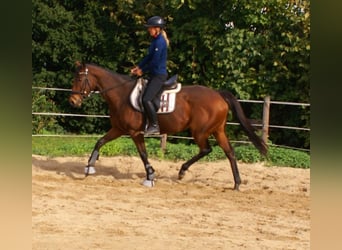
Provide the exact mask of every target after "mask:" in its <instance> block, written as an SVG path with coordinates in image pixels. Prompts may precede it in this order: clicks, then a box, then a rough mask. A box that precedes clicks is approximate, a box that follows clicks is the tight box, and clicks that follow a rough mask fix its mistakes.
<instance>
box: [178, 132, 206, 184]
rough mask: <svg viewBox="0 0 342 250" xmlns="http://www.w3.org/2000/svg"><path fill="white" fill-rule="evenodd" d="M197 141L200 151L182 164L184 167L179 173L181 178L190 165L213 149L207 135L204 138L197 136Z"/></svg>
mask: <svg viewBox="0 0 342 250" xmlns="http://www.w3.org/2000/svg"><path fill="white" fill-rule="evenodd" d="M195 141H196V143H197V145H198V146H199V148H200V152H199V153H198V154H197V155H195V156H194V157H192V158H191V159H190V160H188V161H187V162H185V163H184V164H183V165H182V167H181V169H180V170H179V173H178V178H179V179H180V180H181V179H182V178H183V177H184V175H185V172H186V171H187V170H188V169H189V167H190V166H191V165H192V164H194V163H195V162H196V161H198V160H199V159H201V158H203V157H204V156H206V155H207V154H209V153H210V152H211V151H212V149H211V147H210V145H209V141H208V137H206V138H205V139H203V140H198V139H196V137H195Z"/></svg>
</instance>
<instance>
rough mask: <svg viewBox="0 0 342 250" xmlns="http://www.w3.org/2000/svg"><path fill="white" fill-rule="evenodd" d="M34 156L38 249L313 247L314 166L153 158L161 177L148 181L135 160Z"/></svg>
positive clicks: (34, 242) (35, 245) (34, 237)
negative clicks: (91, 163) (91, 171)
mask: <svg viewBox="0 0 342 250" xmlns="http://www.w3.org/2000/svg"><path fill="white" fill-rule="evenodd" d="M87 160H88V158H87V157H59V158H46V157H42V156H37V155H33V156H32V232H33V235H32V249H39V250H40V249H44V250H46V249H63V250H67V249H75V250H79V249H152V250H153V249H158V250H159V249H187V250H189V249H197V250H200V249H296V250H298V249H310V170H307V169H306V170H304V169H294V168H284V167H282V168H278V167H265V166H262V165H261V164H243V163H240V164H239V170H240V174H241V178H242V181H243V185H241V186H240V189H241V191H240V192H236V191H233V190H232V187H233V185H234V183H233V177H232V173H231V169H230V165H229V163H228V161H219V162H211V163H205V162H199V163H196V164H194V165H193V166H192V167H191V168H190V169H189V171H188V173H187V175H186V176H185V178H184V179H183V180H182V181H178V180H177V175H178V170H179V168H180V165H181V162H169V161H159V160H151V163H152V165H153V167H154V168H155V169H156V173H157V177H158V180H157V182H156V185H155V187H153V188H147V187H144V186H142V185H141V182H142V181H143V178H144V176H145V172H144V169H143V165H142V163H141V161H140V159H139V158H136V157H110V158H105V157H100V160H99V161H98V162H97V165H96V170H97V173H96V175H94V176H89V177H87V178H84V175H83V171H84V166H85V164H86V162H87Z"/></svg>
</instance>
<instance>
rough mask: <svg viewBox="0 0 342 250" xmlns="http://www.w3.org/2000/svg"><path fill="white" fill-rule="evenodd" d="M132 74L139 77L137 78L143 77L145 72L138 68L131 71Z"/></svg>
mask: <svg viewBox="0 0 342 250" xmlns="http://www.w3.org/2000/svg"><path fill="white" fill-rule="evenodd" d="M131 74H133V75H137V76H142V74H143V72H142V70H141V69H140V68H139V67H138V66H136V67H134V68H132V69H131Z"/></svg>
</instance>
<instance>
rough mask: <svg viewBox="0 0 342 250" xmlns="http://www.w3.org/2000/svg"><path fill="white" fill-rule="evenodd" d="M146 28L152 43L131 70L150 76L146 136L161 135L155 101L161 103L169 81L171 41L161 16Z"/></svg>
mask: <svg viewBox="0 0 342 250" xmlns="http://www.w3.org/2000/svg"><path fill="white" fill-rule="evenodd" d="M144 26H145V27H147V30H148V32H149V34H150V36H152V41H151V44H150V47H149V49H148V54H147V55H146V56H145V57H144V58H143V59H142V60H141V62H140V63H139V64H138V66H135V67H134V68H132V69H131V73H132V74H134V75H137V76H141V75H142V74H143V73H145V72H146V73H148V75H149V78H150V80H149V82H148V84H147V87H146V89H145V92H144V96H143V98H142V103H143V106H144V110H145V113H146V115H147V119H148V127H147V128H146V129H145V134H159V125H158V118H157V110H158V109H159V106H158V105H156V104H155V103H154V101H153V100H154V99H155V98H158V101H159V99H160V95H161V92H162V85H163V83H164V82H165V81H166V79H167V71H166V61H167V46H168V45H169V40H168V38H167V35H166V32H165V30H164V27H165V21H164V19H163V18H161V17H160V16H153V17H151V18H149V19H148V20H147V23H146V24H145V25H144ZM158 103H159V102H158Z"/></svg>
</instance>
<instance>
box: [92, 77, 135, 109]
mask: <svg viewBox="0 0 342 250" xmlns="http://www.w3.org/2000/svg"><path fill="white" fill-rule="evenodd" d="M107 73H108V72H107ZM98 82H99V85H100V88H101V89H102V90H100V91H101V92H102V96H103V98H104V99H105V100H106V102H107V103H108V104H109V105H110V106H111V107H112V108H119V107H122V104H124V102H127V100H128V96H129V95H130V93H131V91H132V89H133V87H134V83H133V80H130V79H129V78H128V79H126V78H123V77H121V76H120V75H109V76H107V77H102V78H98Z"/></svg>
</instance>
